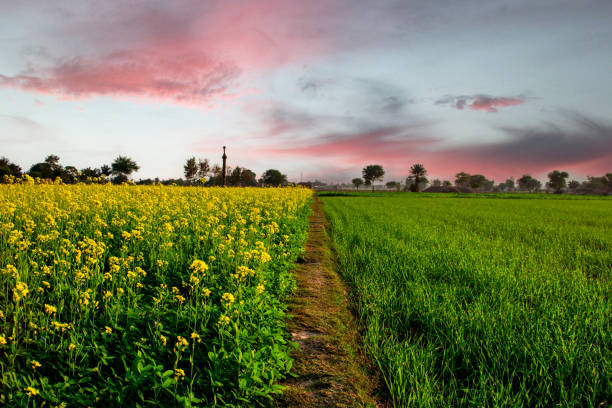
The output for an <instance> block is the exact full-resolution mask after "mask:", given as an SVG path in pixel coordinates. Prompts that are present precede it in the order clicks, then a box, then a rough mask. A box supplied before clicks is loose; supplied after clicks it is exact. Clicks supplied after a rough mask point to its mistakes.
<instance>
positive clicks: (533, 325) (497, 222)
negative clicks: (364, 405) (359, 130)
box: [322, 194, 612, 407]
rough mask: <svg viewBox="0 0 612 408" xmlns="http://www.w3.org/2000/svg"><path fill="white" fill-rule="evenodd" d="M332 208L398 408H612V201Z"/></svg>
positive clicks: (362, 202) (384, 199)
mask: <svg viewBox="0 0 612 408" xmlns="http://www.w3.org/2000/svg"><path fill="white" fill-rule="evenodd" d="M322 199H323V202H324V205H325V209H326V212H327V213H328V215H329V218H330V223H331V235H332V240H333V243H334V245H335V247H336V252H337V254H338V257H339V259H338V262H339V266H340V270H341V272H342V274H343V276H344V277H345V279H346V280H347V281H348V282H349V284H350V286H351V287H352V292H351V293H352V294H353V296H354V300H355V303H356V306H357V309H358V311H359V314H360V317H361V319H360V320H361V322H362V324H363V330H364V339H365V343H366V348H367V350H368V351H369V354H370V356H371V357H372V359H373V360H374V361H375V362H376V363H377V364H378V366H379V367H380V369H381V372H382V375H383V378H384V380H385V383H386V386H387V389H388V392H389V398H390V400H391V402H392V403H393V404H394V406H398V407H407V406H410V407H412V406H415V407H416V406H423V407H442V406H478V407H483V406H490V407H523V406H529V407H552V406H563V407H597V406H605V405H606V404H610V402H612V399H611V398H612V335H611V334H612V329H611V326H610V322H611V320H610V316H612V300H611V298H610V294H611V293H612V282H611V281H610V279H611V272H612V235H611V234H610V231H612V202H611V201H610V200H572V201H565V200H564V201H561V200H538V199H533V200H505V199H503V200H499V199H495V198H455V197H441V196H437V197H434V196H430V197H422V198H421V197H416V196H412V195H406V194H404V195H403V196H398V195H395V196H377V197H358V196H354V197H324V198H322ZM600 404H602V405H600Z"/></svg>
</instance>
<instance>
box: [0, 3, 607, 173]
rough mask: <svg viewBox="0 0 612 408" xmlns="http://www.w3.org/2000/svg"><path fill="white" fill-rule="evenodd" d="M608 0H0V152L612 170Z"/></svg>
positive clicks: (344, 166) (298, 168) (149, 169)
mask: <svg viewBox="0 0 612 408" xmlns="http://www.w3.org/2000/svg"><path fill="white" fill-rule="evenodd" d="M610 21H612V1H610V0H581V1H575V0H571V1H569V0H550V1H549V0H511V1H502V0H488V1H480V0H478V1H474V0H463V1H452V0H428V1H413V0H403V1H399V0H398V1H386V0H374V1H364V0H334V1H332V0H309V1H298V0H295V1H289V0H261V1H260V0H250V1H246V0H244V1H235V0H223V1H216V0H211V1H203V0H173V1H167V0H163V1H141V0H121V1H120V0H107V1H104V2H93V1H80V0H79V1H77V0H57V1H52V2H49V1H35V0H20V1H14V0H10V1H9V0H0V156H7V157H8V158H9V159H11V160H12V161H14V162H16V163H17V164H19V165H21V166H22V167H23V168H24V169H26V170H27V169H29V167H30V166H31V165H32V164H34V163H36V162H39V161H42V160H44V158H45V157H46V156H47V155H48V154H51V153H54V154H57V155H58V156H60V158H61V163H62V164H64V165H74V166H75V167H77V168H85V167H89V166H91V167H99V166H101V165H102V164H110V163H111V162H112V161H113V159H114V158H115V157H117V156H118V155H127V156H129V157H131V158H133V159H134V160H136V162H137V163H138V164H139V165H140V166H141V169H140V170H139V171H138V173H136V174H135V178H154V177H160V178H177V177H181V176H182V170H183V168H182V166H183V165H184V163H185V160H186V159H187V158H188V157H191V156H196V157H200V158H208V159H209V160H210V161H211V162H212V163H220V161H221V160H220V156H221V154H222V150H221V149H222V146H223V145H225V146H227V154H228V165H229V166H241V167H247V168H250V169H252V170H253V171H255V172H256V173H257V174H258V175H260V174H261V173H263V172H264V171H265V170H266V169H269V168H276V169H279V170H281V171H282V172H283V173H286V174H287V175H288V176H289V179H290V180H293V181H300V180H314V179H315V178H316V179H319V180H323V181H327V182H349V181H350V180H351V179H352V178H353V177H359V176H360V175H361V169H362V168H363V167H365V166H366V165H368V164H381V165H382V166H383V167H384V168H385V170H386V175H385V181H390V180H404V179H405V177H406V176H407V175H408V172H409V168H410V166H411V165H412V164H414V163H422V164H423V165H424V166H425V168H426V169H427V170H428V174H429V176H430V179H431V178H436V177H437V178H440V179H449V180H453V179H454V174H455V173H457V172H460V171H465V172H468V173H480V174H484V175H485V176H487V177H488V178H490V179H495V180H496V181H497V182H501V181H504V180H505V179H506V178H508V177H515V178H518V177H520V176H521V175H523V174H525V173H529V174H531V175H532V176H534V177H538V178H540V179H544V178H545V177H546V173H547V172H549V171H551V170H554V169H560V170H565V171H568V172H569V173H570V178H572V179H578V180H582V179H584V178H585V177H586V176H589V175H595V176H597V175H602V174H604V173H606V172H611V171H612V116H611V113H612V24H610Z"/></svg>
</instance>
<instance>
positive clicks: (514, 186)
mask: <svg viewBox="0 0 612 408" xmlns="http://www.w3.org/2000/svg"><path fill="white" fill-rule="evenodd" d="M384 175H385V170H384V168H383V167H382V166H381V165H379V164H370V165H367V166H366V167H364V168H363V170H362V177H356V178H354V179H353V180H352V181H351V183H352V184H353V185H354V186H355V188H356V189H359V188H360V187H361V186H362V185H366V186H371V185H372V183H374V182H375V181H383V178H384ZM568 178H569V174H568V173H567V172H566V171H560V170H553V171H551V172H550V173H548V182H546V184H545V185H544V190H545V191H550V192H553V193H557V194H561V193H565V192H567V193H573V194H611V193H612V173H607V174H606V175H604V176H600V177H593V176H589V177H587V180H586V181H583V182H579V181H577V180H571V181H569V182H568V181H567V180H568ZM428 185H430V186H431V187H430V188H429V189H428V191H442V192H443V191H447V192H452V191H458V192H514V191H524V192H539V191H543V188H542V183H541V182H540V181H539V180H537V179H535V178H533V177H531V175H529V174H524V175H523V176H522V177H520V178H519V179H517V180H516V181H515V180H514V178H513V177H510V178H509V179H507V180H506V181H504V182H502V183H499V184H495V181H494V180H489V179H487V178H486V177H485V176H484V175H482V174H469V173H466V172H459V173H457V174H455V180H454V185H453V183H452V182H451V181H449V180H439V179H434V180H432V181H431V183H430V181H429V180H428V179H427V170H426V169H425V166H423V165H422V164H420V163H416V164H414V165H412V166H411V167H410V172H409V175H408V176H407V177H406V180H405V182H404V187H403V190H404V191H412V192H419V191H423V190H425V189H426V188H427V186H428ZM385 186H386V187H387V188H388V189H395V190H397V191H400V190H401V189H402V184H401V183H400V182H398V181H389V182H387V183H386V184H385Z"/></svg>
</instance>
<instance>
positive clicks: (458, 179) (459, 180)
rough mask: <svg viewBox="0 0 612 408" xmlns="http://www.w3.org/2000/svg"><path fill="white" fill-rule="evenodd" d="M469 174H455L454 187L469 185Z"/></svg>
mask: <svg viewBox="0 0 612 408" xmlns="http://www.w3.org/2000/svg"><path fill="white" fill-rule="evenodd" d="M470 177H471V176H470V174H469V173H465V172H463V171H462V172H460V173H457V174H455V185H456V186H457V187H467V186H469V185H470Z"/></svg>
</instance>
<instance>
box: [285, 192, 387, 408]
mask: <svg viewBox="0 0 612 408" xmlns="http://www.w3.org/2000/svg"><path fill="white" fill-rule="evenodd" d="M326 226H327V219H326V217H325V214H324V212H323V208H322V203H321V201H319V200H318V198H317V197H316V196H315V201H314V203H313V214H312V215H311V217H310V233H309V238H308V242H307V243H306V252H305V254H304V256H303V259H301V260H300V263H299V264H298V265H297V267H296V269H295V271H294V274H295V277H296V279H297V284H298V289H297V291H296V294H295V295H294V297H293V299H292V300H291V301H290V303H289V307H290V309H289V313H290V314H291V315H292V318H291V319H290V320H289V322H288V329H289V330H290V332H291V335H292V340H293V341H294V342H296V343H298V345H299V350H296V351H295V352H294V354H293V357H294V358H295V364H294V372H295V373H296V375H297V377H295V378H289V379H288V380H286V381H285V383H284V384H283V385H285V386H286V387H287V389H286V390H285V392H284V394H283V396H282V397H281V398H280V399H279V400H278V401H277V406H282V407H376V406H383V405H382V404H381V403H380V402H378V401H377V400H376V398H375V397H373V395H375V393H376V389H377V386H378V378H377V376H376V375H372V369H371V367H368V365H367V364H366V365H364V362H366V361H367V359H366V358H365V354H364V353H363V350H362V349H361V342H360V339H359V335H358V332H357V323H356V321H355V318H354V316H353V315H352V314H351V312H350V309H349V301H348V296H347V289H346V286H345V285H344V283H343V282H342V280H341V278H340V277H339V276H338V274H337V273H336V271H335V270H334V263H333V257H332V252H331V250H330V242H329V237H328V235H327V230H326Z"/></svg>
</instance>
